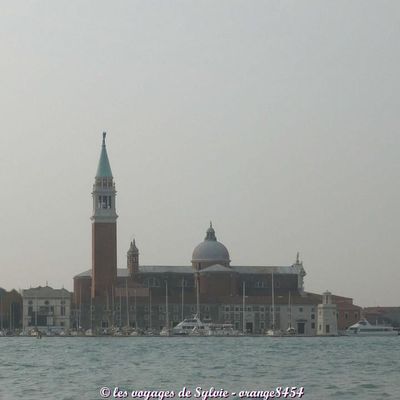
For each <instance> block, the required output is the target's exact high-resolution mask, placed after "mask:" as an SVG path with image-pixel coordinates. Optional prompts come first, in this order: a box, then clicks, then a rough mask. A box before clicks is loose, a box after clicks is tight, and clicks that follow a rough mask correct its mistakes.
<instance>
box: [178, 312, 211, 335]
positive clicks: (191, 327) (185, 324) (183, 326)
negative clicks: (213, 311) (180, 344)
mask: <svg viewBox="0 0 400 400" xmlns="http://www.w3.org/2000/svg"><path fill="white" fill-rule="evenodd" d="M207 325H208V324H205V323H204V322H202V321H201V320H200V318H199V317H198V316H197V314H196V315H195V316H194V317H192V318H185V319H184V320H183V321H181V322H179V324H178V325H176V326H175V327H174V328H173V329H172V333H173V334H174V335H178V336H185V335H189V334H192V336H199V335H197V332H199V331H200V332H205V328H206V327H207Z"/></svg>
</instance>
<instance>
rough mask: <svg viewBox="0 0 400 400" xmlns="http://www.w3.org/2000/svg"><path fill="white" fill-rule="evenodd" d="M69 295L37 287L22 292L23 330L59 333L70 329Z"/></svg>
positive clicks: (46, 287)
mask: <svg viewBox="0 0 400 400" xmlns="http://www.w3.org/2000/svg"><path fill="white" fill-rule="evenodd" d="M71 297H72V296H71V293H70V292H68V290H66V289H64V288H63V289H53V288H51V287H50V286H44V287H42V286H38V287H36V288H30V289H25V290H22V301H23V329H24V331H28V330H30V329H36V330H40V331H52V332H61V331H63V330H68V329H69V328H70V321H71Z"/></svg>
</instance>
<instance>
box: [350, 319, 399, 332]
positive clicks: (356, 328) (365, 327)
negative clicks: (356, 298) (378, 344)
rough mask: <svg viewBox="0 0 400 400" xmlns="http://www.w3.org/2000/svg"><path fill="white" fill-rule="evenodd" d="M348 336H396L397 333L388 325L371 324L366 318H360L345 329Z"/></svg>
mask: <svg viewBox="0 0 400 400" xmlns="http://www.w3.org/2000/svg"><path fill="white" fill-rule="evenodd" d="M346 334H347V335H348V336H355V335H357V336H396V335H398V334H399V332H397V331H396V330H394V328H393V327H392V326H389V325H372V324H370V323H369V322H368V321H367V320H366V319H362V320H361V321H359V322H357V323H356V324H354V325H351V326H350V327H349V328H348V329H347V330H346Z"/></svg>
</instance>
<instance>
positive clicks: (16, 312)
mask: <svg viewBox="0 0 400 400" xmlns="http://www.w3.org/2000/svg"><path fill="white" fill-rule="evenodd" d="M21 326H22V297H21V295H20V294H19V293H18V292H17V291H16V290H15V289H13V290H10V291H9V292H7V290H5V289H3V288H0V331H14V330H15V329H20V328H21Z"/></svg>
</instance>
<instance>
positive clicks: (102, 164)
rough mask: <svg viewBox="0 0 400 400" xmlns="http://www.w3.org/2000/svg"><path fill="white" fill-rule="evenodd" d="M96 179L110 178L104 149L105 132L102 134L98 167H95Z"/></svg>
mask: <svg viewBox="0 0 400 400" xmlns="http://www.w3.org/2000/svg"><path fill="white" fill-rule="evenodd" d="M96 178H112V172H111V167H110V161H108V155H107V149H106V132H103V144H102V146H101V153H100V160H99V166H98V167H97V172H96Z"/></svg>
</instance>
